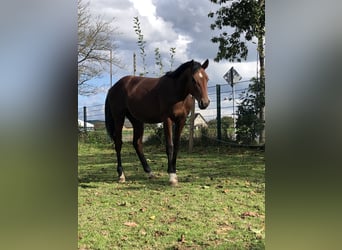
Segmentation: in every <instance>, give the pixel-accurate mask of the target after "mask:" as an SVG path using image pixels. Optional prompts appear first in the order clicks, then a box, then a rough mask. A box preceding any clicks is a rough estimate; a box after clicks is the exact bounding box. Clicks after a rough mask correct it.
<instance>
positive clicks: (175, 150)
mask: <svg viewBox="0 0 342 250" xmlns="http://www.w3.org/2000/svg"><path fill="white" fill-rule="evenodd" d="M184 125H185V119H181V120H179V121H177V122H176V123H175V134H174V139H173V155H172V162H171V166H172V169H173V170H174V173H176V162H177V155H178V150H179V145H180V137H181V134H182V130H183V127H184ZM170 182H171V176H170ZM173 182H175V184H176V185H177V182H178V179H177V176H175V180H174V181H173Z"/></svg>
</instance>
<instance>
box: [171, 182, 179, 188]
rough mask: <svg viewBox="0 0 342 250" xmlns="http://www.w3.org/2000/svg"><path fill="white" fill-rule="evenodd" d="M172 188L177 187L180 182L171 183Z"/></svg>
mask: <svg viewBox="0 0 342 250" xmlns="http://www.w3.org/2000/svg"><path fill="white" fill-rule="evenodd" d="M169 183H170V186H171V187H177V186H178V181H169Z"/></svg>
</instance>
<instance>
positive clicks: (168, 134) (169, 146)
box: [164, 118, 178, 186]
mask: <svg viewBox="0 0 342 250" xmlns="http://www.w3.org/2000/svg"><path fill="white" fill-rule="evenodd" d="M172 124H173V122H172V120H171V119H170V118H167V120H166V121H165V122H164V133H165V141H166V155H167V172H168V173H169V177H170V179H169V182H170V184H171V185H172V186H176V185H177V184H178V180H177V175H176V168H175V165H174V164H173V156H174V148H173V140H172Z"/></svg>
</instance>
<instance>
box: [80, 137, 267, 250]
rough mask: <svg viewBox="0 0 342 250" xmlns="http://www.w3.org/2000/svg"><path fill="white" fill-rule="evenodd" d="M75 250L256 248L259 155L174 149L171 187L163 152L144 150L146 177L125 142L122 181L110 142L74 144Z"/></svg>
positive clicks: (260, 243)
mask: <svg viewBox="0 0 342 250" xmlns="http://www.w3.org/2000/svg"><path fill="white" fill-rule="evenodd" d="M78 147H79V148H78V151H79V170H78V171H79V194H78V197H79V198H78V227H79V229H78V239H79V240H78V247H79V249H264V248H265V202H264V199H265V176H264V170H265V163H264V153H263V152H260V151H250V150H249V151H247V150H242V149H239V150H238V149H230V148H227V147H221V148H218V147H214V146H212V147H205V148H204V147H203V148H196V147H195V149H194V152H193V153H192V154H189V153H187V151H186V149H184V148H183V149H181V151H180V153H179V158H178V161H177V164H178V165H177V174H178V179H179V186H178V187H171V186H169V185H168V175H167V173H166V168H167V160H166V155H165V153H164V147H157V146H148V147H145V154H146V157H147V158H148V161H149V162H150V165H151V168H152V170H153V171H154V172H155V174H156V175H157V178H156V179H153V180H149V179H147V177H146V175H145V173H144V172H143V169H142V167H141V165H140V162H139V160H138V158H137V156H136V155H135V152H134V149H133V147H132V146H131V144H130V143H125V144H124V147H123V150H122V157H123V159H122V162H123V167H124V170H125V174H126V183H117V173H116V158H115V155H114V152H113V150H112V149H111V146H110V144H108V145H102V146H99V145H98V146H94V145H91V144H86V143H79V146H78Z"/></svg>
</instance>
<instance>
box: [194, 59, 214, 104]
mask: <svg viewBox="0 0 342 250" xmlns="http://www.w3.org/2000/svg"><path fill="white" fill-rule="evenodd" d="M208 64H209V61H208V59H207V60H206V61H205V62H204V63H203V64H202V65H201V64H200V63H196V62H194V63H193V69H192V79H193V81H192V83H193V86H192V88H190V89H191V90H190V93H191V94H192V95H193V96H194V97H195V99H196V100H197V102H198V107H199V108H200V109H205V108H207V107H208V106H209V103H210V100H209V98H208V80H209V78H208V75H207V73H206V72H205V69H206V68H207V67H208Z"/></svg>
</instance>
